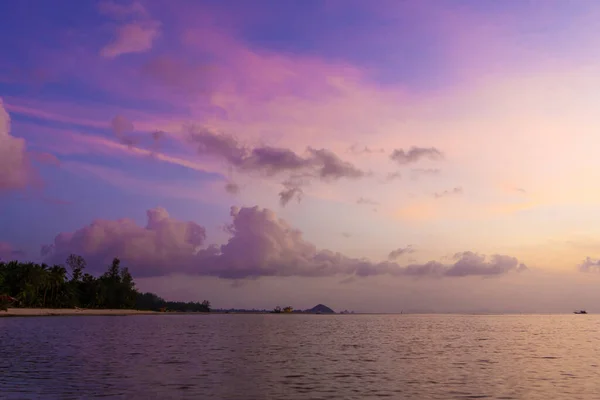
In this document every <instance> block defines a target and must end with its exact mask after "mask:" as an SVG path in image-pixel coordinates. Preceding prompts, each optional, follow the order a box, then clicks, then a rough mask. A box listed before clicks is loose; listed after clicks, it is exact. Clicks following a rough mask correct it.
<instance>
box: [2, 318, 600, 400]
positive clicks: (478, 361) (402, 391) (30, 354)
mask: <svg viewBox="0 0 600 400" xmlns="http://www.w3.org/2000/svg"><path fill="white" fill-rule="evenodd" d="M599 365H600V316H597V315H591V314H590V315H574V314H570V315H408V314H403V315H357V314H354V315H294V314H291V315H285V314H279V315H277V314H266V315H233V314H228V315H226V314H220V315H150V316H142V315H140V316H111V317H100V316H93V317H84V316H75V317H36V318H0V398H1V399H92V398H100V397H102V398H109V399H144V400H145V399H216V400H218V399H227V400H234V399H244V400H246V399H247V400H262V399H285V400H295V399H361V400H363V399H381V398H388V399H569V400H573V399H600V367H599Z"/></svg>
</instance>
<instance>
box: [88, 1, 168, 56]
mask: <svg viewBox="0 0 600 400" xmlns="http://www.w3.org/2000/svg"><path fill="white" fill-rule="evenodd" d="M99 11H100V12H101V13H102V14H105V15H108V16H109V17H111V18H113V19H120V20H122V19H125V20H126V19H130V21H129V22H124V23H122V24H121V25H119V26H118V27H117V28H116V31H115V38H114V40H113V41H112V42H110V43H109V44H107V45H106V46H104V47H103V48H102V50H100V55H101V56H103V57H106V58H115V57H118V56H120V55H122V54H128V53H143V52H146V51H148V50H150V49H151V48H152V45H153V43H154V41H155V40H156V39H157V38H158V37H159V36H160V33H161V23H160V22H158V21H156V20H153V19H151V18H150V16H149V14H148V12H147V10H146V9H145V8H144V7H143V6H142V5H141V4H140V3H137V2H135V3H132V4H130V5H121V4H117V3H114V2H103V3H100V4H99Z"/></svg>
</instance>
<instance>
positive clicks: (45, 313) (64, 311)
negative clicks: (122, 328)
mask: <svg viewBox="0 0 600 400" xmlns="http://www.w3.org/2000/svg"><path fill="white" fill-rule="evenodd" d="M145 314H163V313H158V312H155V311H140V310H97V309H85V308H79V309H77V308H9V309H8V311H0V318H1V317H51V316H90V315H104V316H107V315H145Z"/></svg>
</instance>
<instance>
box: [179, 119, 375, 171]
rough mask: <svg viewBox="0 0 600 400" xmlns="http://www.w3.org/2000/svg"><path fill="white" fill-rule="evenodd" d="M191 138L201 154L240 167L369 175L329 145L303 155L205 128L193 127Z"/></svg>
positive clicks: (310, 148)
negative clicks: (247, 142)
mask: <svg viewBox="0 0 600 400" xmlns="http://www.w3.org/2000/svg"><path fill="white" fill-rule="evenodd" d="M190 138H191V141H192V143H194V144H196V145H197V148H198V154H200V155H202V156H213V157H217V158H220V159H223V160H225V161H226V162H227V163H228V164H230V165H231V166H233V167H235V168H237V169H238V170H239V171H244V172H261V173H264V174H265V175H267V176H273V175H277V174H282V173H294V174H300V173H302V174H304V175H305V176H311V177H314V178H319V179H322V180H325V181H331V180H338V179H341V178H350V179H357V178H361V177H363V176H365V175H366V173H365V172H364V171H361V170H360V169H358V168H356V167H355V166H354V165H353V164H351V163H349V162H347V161H343V160H342V159H340V158H339V157H338V156H337V155H336V154H335V153H333V152H331V151H329V150H327V149H315V148H312V147H308V148H307V149H306V155H305V156H302V155H299V154H296V153H295V152H293V151H292V150H289V149H285V148H278V147H271V146H259V147H254V148H251V147H248V146H244V145H242V144H240V143H239V142H238V141H237V139H235V138H234V137H233V136H231V135H226V134H215V133H212V132H210V131H208V130H206V129H203V130H202V129H201V130H197V129H195V130H192V132H191V135H190Z"/></svg>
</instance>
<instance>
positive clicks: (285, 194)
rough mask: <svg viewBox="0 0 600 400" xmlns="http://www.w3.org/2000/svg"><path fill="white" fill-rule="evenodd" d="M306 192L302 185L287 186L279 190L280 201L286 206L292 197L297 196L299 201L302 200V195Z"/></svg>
mask: <svg viewBox="0 0 600 400" xmlns="http://www.w3.org/2000/svg"><path fill="white" fill-rule="evenodd" d="M303 194H304V192H303V191H302V188H301V187H298V186H290V187H285V188H284V189H282V190H281V192H279V203H280V204H281V206H282V207H285V206H286V205H287V204H288V203H289V202H290V201H291V200H292V199H294V198H296V200H298V202H300V201H301V200H302V195H303Z"/></svg>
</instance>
